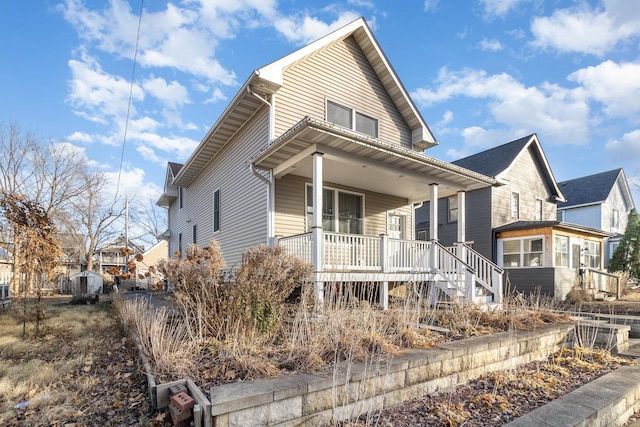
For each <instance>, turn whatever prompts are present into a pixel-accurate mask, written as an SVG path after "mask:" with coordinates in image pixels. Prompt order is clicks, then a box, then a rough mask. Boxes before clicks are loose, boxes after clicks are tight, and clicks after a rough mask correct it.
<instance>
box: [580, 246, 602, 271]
mask: <svg viewBox="0 0 640 427" xmlns="http://www.w3.org/2000/svg"><path fill="white" fill-rule="evenodd" d="M592 247H597V249H596V250H595V254H592V253H591V248H592ZM594 260H595V261H597V265H594V264H596V263H594V262H593V261H594ZM601 261H602V245H601V244H600V242H597V241H594V240H585V241H584V253H583V263H584V265H585V266H586V267H589V268H595V269H597V270H599V269H600V268H601V267H602V262H601Z"/></svg>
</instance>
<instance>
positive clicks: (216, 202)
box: [213, 190, 220, 233]
mask: <svg viewBox="0 0 640 427" xmlns="http://www.w3.org/2000/svg"><path fill="white" fill-rule="evenodd" d="M217 231H220V190H216V191H214V192H213V232H214V233H215V232H217Z"/></svg>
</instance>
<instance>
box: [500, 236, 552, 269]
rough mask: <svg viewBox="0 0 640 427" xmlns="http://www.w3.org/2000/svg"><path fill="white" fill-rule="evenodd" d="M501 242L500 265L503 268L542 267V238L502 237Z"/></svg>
mask: <svg viewBox="0 0 640 427" xmlns="http://www.w3.org/2000/svg"><path fill="white" fill-rule="evenodd" d="M501 244H502V266H503V267H505V268H518V267H543V266H544V262H543V254H544V250H543V238H542V237H526V238H521V239H504V240H501Z"/></svg>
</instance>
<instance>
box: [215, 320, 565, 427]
mask: <svg viewBox="0 0 640 427" xmlns="http://www.w3.org/2000/svg"><path fill="white" fill-rule="evenodd" d="M573 328H574V325H573V324H559V325H547V326H542V327H540V328H538V329H537V330H535V331H511V332H502V333H498V334H492V335H490V336H481V337H473V338H469V339H465V340H460V341H451V342H446V343H443V344H440V345H439V346H438V348H437V349H433V350H410V351H406V352H403V353H402V354H400V355H398V356H396V357H394V358H393V359H392V360H390V361H386V362H378V363H373V364H353V365H352V366H348V367H346V368H345V371H343V372H332V373H327V374H296V375H288V376H282V377H277V378H271V379H264V380H257V381H250V382H241V383H234V384H228V385H223V386H219V387H214V388H212V389H211V395H210V401H211V416H212V417H213V425H215V426H216V427H231V426H266V425H268V426H282V427H284V426H293V425H296V426H318V425H321V424H324V423H327V424H328V423H329V422H330V421H331V420H336V421H337V420H346V419H350V418H356V417H357V416H358V415H359V414H363V413H368V412H373V411H377V410H381V409H385V408H389V407H392V406H395V405H398V404H400V403H402V402H405V401H408V400H410V399H414V398H419V397H422V396H424V395H427V394H430V393H434V392H436V391H442V390H445V389H448V388H451V387H454V386H456V385H458V384H462V383H465V382H467V381H469V380H471V379H473V378H477V377H479V376H481V375H483V374H485V373H488V372H493V371H498V370H503V369H509V368H512V367H515V366H518V365H522V364H525V363H528V362H530V361H532V360H537V359H543V358H546V357H547V356H548V355H549V354H551V353H553V352H555V351H557V350H559V349H561V348H562V346H563V345H567V346H570V345H571V344H570V343H569V342H568V340H569V332H570V331H571V330H572V329H573Z"/></svg>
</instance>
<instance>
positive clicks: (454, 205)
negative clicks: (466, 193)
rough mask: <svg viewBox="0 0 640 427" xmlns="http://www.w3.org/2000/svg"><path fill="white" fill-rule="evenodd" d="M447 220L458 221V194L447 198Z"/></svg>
mask: <svg viewBox="0 0 640 427" xmlns="http://www.w3.org/2000/svg"><path fill="white" fill-rule="evenodd" d="M447 221H448V222H457V221H458V196H453V197H449V198H447Z"/></svg>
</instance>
